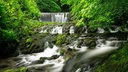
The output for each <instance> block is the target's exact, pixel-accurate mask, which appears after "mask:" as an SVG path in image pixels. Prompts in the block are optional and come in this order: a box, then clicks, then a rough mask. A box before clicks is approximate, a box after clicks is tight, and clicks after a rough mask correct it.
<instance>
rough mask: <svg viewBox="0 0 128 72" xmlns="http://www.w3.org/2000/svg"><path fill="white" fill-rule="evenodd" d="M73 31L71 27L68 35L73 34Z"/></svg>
mask: <svg viewBox="0 0 128 72" xmlns="http://www.w3.org/2000/svg"><path fill="white" fill-rule="evenodd" d="M74 29H75V28H74V26H71V27H70V31H69V33H70V34H73V33H74Z"/></svg>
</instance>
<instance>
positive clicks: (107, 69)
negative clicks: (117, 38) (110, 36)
mask: <svg viewBox="0 0 128 72" xmlns="http://www.w3.org/2000/svg"><path fill="white" fill-rule="evenodd" d="M127 51H128V43H126V44H124V46H123V47H121V49H119V50H116V51H115V52H114V53H113V54H112V55H111V56H110V57H108V58H107V59H106V60H105V61H104V62H103V63H102V64H101V65H99V66H98V67H97V68H96V69H95V70H94V72H128V52H127Z"/></svg>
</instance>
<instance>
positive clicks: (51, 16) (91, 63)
mask: <svg viewBox="0 0 128 72" xmlns="http://www.w3.org/2000/svg"><path fill="white" fill-rule="evenodd" d="M42 14H43V16H41V17H40V18H39V20H40V21H51V22H68V21H69V20H68V15H69V13H42ZM64 27H65V26H64V25H59V24H58V25H54V26H43V27H41V28H38V29H35V30H34V31H36V32H38V34H44V33H50V34H51V35H56V34H58V35H63V34H64V33H66V32H67V33H68V34H69V35H72V36H70V37H67V38H69V39H68V40H69V43H67V44H66V45H65V44H64V46H62V45H61V46H57V45H56V44H55V43H51V42H49V41H47V40H48V39H45V42H44V45H45V48H44V51H42V52H39V53H32V54H22V53H20V54H19V56H17V57H13V58H10V59H9V60H11V61H13V63H14V64H15V65H13V67H23V66H25V67H27V68H28V69H29V70H30V72H91V70H92V69H94V68H95V67H96V66H97V65H98V64H99V63H100V62H101V61H102V60H103V59H104V58H105V57H106V56H108V55H109V54H110V53H111V52H112V51H114V50H116V49H118V48H119V46H120V44H121V43H122V42H124V41H122V40H118V38H116V37H107V38H104V37H102V36H101V37H100V36H97V35H94V36H93V37H92V36H87V35H88V33H89V32H88V31H87V29H86V27H83V30H84V31H83V33H82V34H79V33H76V32H77V31H76V30H75V29H76V26H74V25H70V26H68V25H67V26H66V28H64ZM119 29H120V28H115V29H110V28H109V29H108V30H109V31H110V32H111V33H116V32H118V31H119ZM104 32H105V30H104V29H102V28H98V29H97V32H96V33H98V34H102V33H104ZM75 34H78V37H76V38H75V39H72V38H73V36H75ZM48 37H49V36H46V38H48ZM37 39H38V38H37ZM40 40H41V39H40ZM90 41H92V42H90ZM89 42H90V44H89ZM39 43H40V42H39ZM50 43H51V44H52V45H53V46H52V47H51V46H50ZM90 45H91V46H90ZM61 48H63V49H64V50H66V51H65V53H64V54H61V53H60V49H61ZM70 54H71V55H70ZM2 62H4V61H2ZM5 62H6V61H5Z"/></svg>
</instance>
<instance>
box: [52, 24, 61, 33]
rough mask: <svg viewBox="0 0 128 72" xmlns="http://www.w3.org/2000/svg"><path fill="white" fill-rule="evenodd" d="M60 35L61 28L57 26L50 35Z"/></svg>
mask: <svg viewBox="0 0 128 72" xmlns="http://www.w3.org/2000/svg"><path fill="white" fill-rule="evenodd" d="M57 33H58V34H62V27H61V26H57V27H55V28H53V29H52V31H51V34H57Z"/></svg>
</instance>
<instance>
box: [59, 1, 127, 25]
mask: <svg viewBox="0 0 128 72" xmlns="http://www.w3.org/2000/svg"><path fill="white" fill-rule="evenodd" d="M61 2H62V3H63V4H68V5H71V13H72V16H73V19H74V18H75V19H76V21H77V25H89V26H90V27H99V26H100V27H107V26H111V25H113V24H114V25H123V24H127V18H128V4H127V3H128V0H121V1H120V0H116V1H114V0H113V1H112V0H61Z"/></svg>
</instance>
